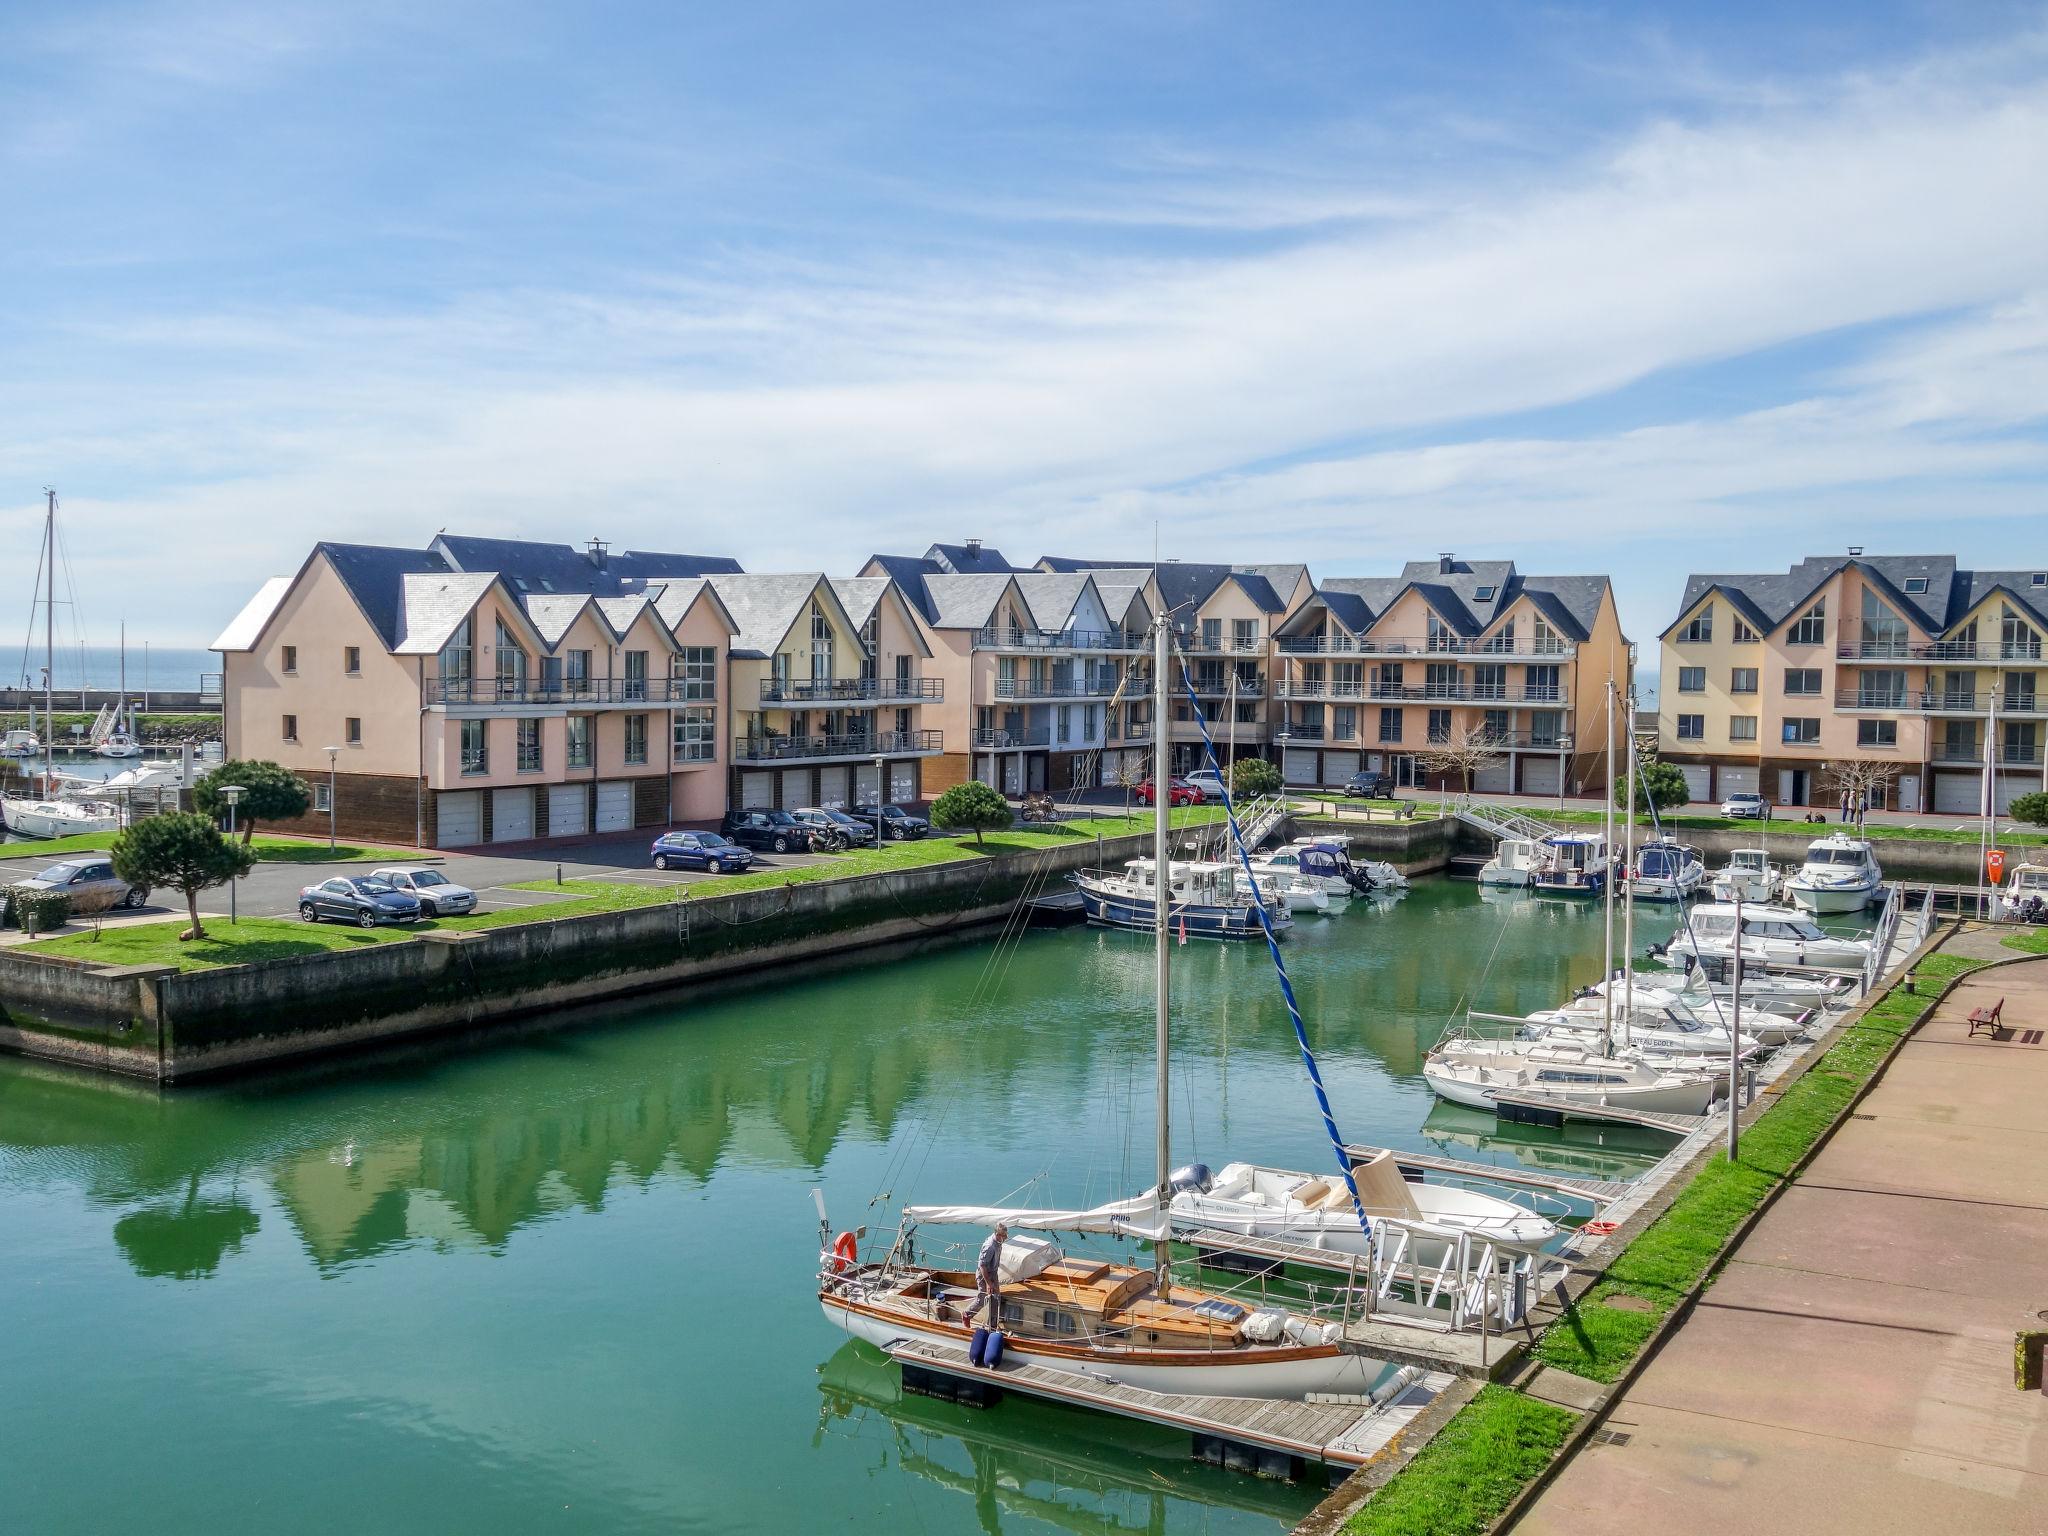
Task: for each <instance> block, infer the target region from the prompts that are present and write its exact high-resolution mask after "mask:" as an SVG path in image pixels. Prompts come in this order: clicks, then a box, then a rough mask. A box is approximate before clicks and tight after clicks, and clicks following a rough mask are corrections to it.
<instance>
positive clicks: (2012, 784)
mask: <svg viewBox="0 0 2048 1536" xmlns="http://www.w3.org/2000/svg"><path fill="white" fill-rule="evenodd" d="M2040 789H2041V775H2040V774H2039V773H2038V772H2035V773H2001V774H2000V775H1999V776H1998V814H1999V815H2001V816H2003V815H2004V814H2005V813H2006V812H2007V811H2010V810H2011V809H2012V803H2013V801H2015V800H2017V799H2019V797H2020V796H2021V795H2032V794H2038V793H2040Z"/></svg>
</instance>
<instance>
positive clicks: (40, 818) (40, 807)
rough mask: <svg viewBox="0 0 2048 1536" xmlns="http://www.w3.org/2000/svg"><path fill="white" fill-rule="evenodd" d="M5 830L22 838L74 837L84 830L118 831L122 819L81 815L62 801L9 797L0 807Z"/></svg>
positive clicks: (112, 815)
mask: <svg viewBox="0 0 2048 1536" xmlns="http://www.w3.org/2000/svg"><path fill="white" fill-rule="evenodd" d="M0 821H4V822H5V824H6V827H7V830H8V831H10V832H14V833H18V834H19V835H21V836H22V837H40V838H57V837H76V836H78V835H79V834H81V833H85V832H118V831H119V830H120V829H121V818H120V817H119V816H118V815H116V814H114V813H111V812H109V813H107V814H104V815H98V814H80V813H79V811H78V808H77V807H75V806H71V805H67V804H65V803H63V802H62V801H55V802H51V801H41V800H9V801H8V802H7V803H6V805H5V807H4V810H0Z"/></svg>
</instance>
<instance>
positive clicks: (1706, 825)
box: [1510, 805, 2048, 847]
mask: <svg viewBox="0 0 2048 1536" xmlns="http://www.w3.org/2000/svg"><path fill="white" fill-rule="evenodd" d="M1510 809H1512V810H1514V811H1515V812H1516V813H1518V814H1520V815H1523V816H1531V817H1534V818H1535V819H1536V820H1538V821H1548V822H1552V823H1555V824H1557V825H1561V826H1562V825H1572V826H1597V825H1598V824H1599V822H1600V819H1601V816H1600V812H1598V811H1560V810H1558V809H1557V808H1556V807H1555V806H1547V805H1517V806H1512V807H1510ZM1816 809H1821V808H1820V807H1816ZM1662 822H1663V826H1664V829H1665V830H1666V831H1669V832H1743V831H1751V830H1754V831H1757V832H1771V833H1775V834H1778V835H1779V836H1783V837H1799V836H1802V835H1804V834H1805V833H1808V832H1811V833H1813V834H1814V835H1815V836H1823V835H1825V832H1826V831H1829V830H1833V829H1834V828H1835V827H1837V826H1839V825H1840V823H1839V822H1837V821H1835V820H1834V819H1833V814H1832V813H1830V814H1829V820H1828V825H1827V828H1825V829H1823V828H1822V827H1821V826H1819V825H1818V824H1816V823H1813V822H1804V821H1800V820H1799V819H1798V818H1796V817H1789V818H1788V817H1783V816H1779V817H1773V818H1772V819H1771V820H1769V821H1737V820H1735V819H1734V818H1733V817H1729V816H1687V815H1682V814H1680V815H1666V816H1664V817H1663V818H1662ZM1650 824H1651V823H1650V818H1649V817H1647V816H1638V817H1637V818H1636V825H1637V826H1639V827H1647V826H1649V825H1650ZM1977 825H1978V824H1977V823H1976V822H1975V821H1972V820H1970V819H1968V818H1967V817H1958V818H1957V819H1956V822H1955V825H1954V826H1944V827H1894V826H1890V825H1888V824H1886V823H1884V822H1877V821H1873V822H1868V823H1866V824H1865V825H1864V828H1863V832H1864V835H1865V836H1866V837H1868V838H1870V839H1871V840H1872V841H1873V842H1882V841H1898V842H1909V843H1974V842H1976V841H1977ZM2010 825H2011V824H2010V823H2007V824H2006V825H2004V826H2001V827H2000V828H1999V829H1998V841H1999V843H2000V844H2001V845H2002V846H2005V847H2014V846H2018V847H2032V846H2035V845H2037V844H2048V832H2021V831H2015V830H2008V828H2009V827H2010Z"/></svg>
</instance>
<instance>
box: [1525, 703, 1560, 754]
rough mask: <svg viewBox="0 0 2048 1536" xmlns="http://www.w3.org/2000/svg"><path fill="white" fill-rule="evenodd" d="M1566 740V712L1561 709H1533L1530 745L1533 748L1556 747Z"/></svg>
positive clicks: (1530, 712)
mask: <svg viewBox="0 0 2048 1536" xmlns="http://www.w3.org/2000/svg"><path fill="white" fill-rule="evenodd" d="M1563 739H1564V711H1563V710H1561V709H1532V710H1530V711H1529V745H1530V746H1532V747H1554V746H1556V745H1557V744H1558V743H1559V742H1560V741H1562V740H1563Z"/></svg>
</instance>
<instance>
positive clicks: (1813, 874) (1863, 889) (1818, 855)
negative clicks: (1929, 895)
mask: <svg viewBox="0 0 2048 1536" xmlns="http://www.w3.org/2000/svg"><path fill="white" fill-rule="evenodd" d="M1883 888H1884V871H1883V870H1881V869H1879V868H1878V867H1877V855H1876V854H1874V853H1872V852H1871V850H1870V843H1869V842H1868V840H1867V839H1864V838H1860V837H1851V836H1849V835H1848V834H1847V833H1846V832H1830V833H1829V834H1828V835H1827V836H1826V837H1823V838H1821V839H1819V840H1818V841H1816V842H1814V843H1812V844H1810V845H1809V846H1808V848H1807V850H1806V862H1805V863H1804V864H1802V865H1800V866H1799V870H1798V872H1797V873H1796V874H1794V875H1792V876H1790V877H1789V878H1787V879H1786V881H1785V894H1786V895H1787V896H1788V897H1790V898H1791V900H1792V902H1793V904H1794V905H1795V906H1799V907H1803V908H1805V909H1806V910H1807V911H1808V912H1860V911H1862V910H1863V909H1864V908H1865V907H1867V906H1869V905H1870V904H1871V903H1872V902H1873V901H1876V900H1877V898H1878V894H1879V892H1880V891H1882V890H1883Z"/></svg>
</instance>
